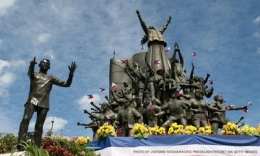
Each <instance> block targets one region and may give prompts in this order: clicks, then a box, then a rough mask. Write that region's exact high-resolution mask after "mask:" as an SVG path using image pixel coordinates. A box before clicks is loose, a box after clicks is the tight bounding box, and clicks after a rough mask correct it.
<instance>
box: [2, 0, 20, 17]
mask: <svg viewBox="0 0 260 156" xmlns="http://www.w3.org/2000/svg"><path fill="white" fill-rule="evenodd" d="M15 1H16V0H1V2H0V16H2V15H4V14H5V13H6V11H7V9H8V8H10V7H12V6H13V5H14V4H15Z"/></svg>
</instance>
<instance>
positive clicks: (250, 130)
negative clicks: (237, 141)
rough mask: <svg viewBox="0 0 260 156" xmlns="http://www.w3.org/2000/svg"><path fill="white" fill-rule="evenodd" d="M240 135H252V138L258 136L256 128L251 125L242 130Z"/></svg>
mask: <svg viewBox="0 0 260 156" xmlns="http://www.w3.org/2000/svg"><path fill="white" fill-rule="evenodd" d="M240 133H241V134H242V135H250V136H254V135H257V133H258V132H257V129H256V128H255V127H250V126H249V125H244V126H243V127H242V128H241V131H240Z"/></svg>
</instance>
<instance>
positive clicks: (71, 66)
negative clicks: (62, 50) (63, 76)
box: [68, 62, 77, 74]
mask: <svg viewBox="0 0 260 156" xmlns="http://www.w3.org/2000/svg"><path fill="white" fill-rule="evenodd" d="M68 68H69V71H70V74H73V73H74V71H75V70H76V68H77V65H76V62H71V65H70V66H68Z"/></svg>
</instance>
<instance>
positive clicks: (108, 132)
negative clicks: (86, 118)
mask: <svg viewBox="0 0 260 156" xmlns="http://www.w3.org/2000/svg"><path fill="white" fill-rule="evenodd" d="M97 134H98V137H99V138H106V137H107V136H112V137H116V131H115V128H114V127H113V126H112V125H109V124H108V123H104V125H103V126H100V127H99V129H98V130H97Z"/></svg>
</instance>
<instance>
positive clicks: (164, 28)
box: [160, 16, 172, 34]
mask: <svg viewBox="0 0 260 156" xmlns="http://www.w3.org/2000/svg"><path fill="white" fill-rule="evenodd" d="M171 19H172V17H171V16H169V19H168V20H167V22H166V23H165V24H164V26H162V28H161V29H160V32H161V34H163V32H164V31H165V30H166V29H167V27H168V25H169V24H170V23H171Z"/></svg>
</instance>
